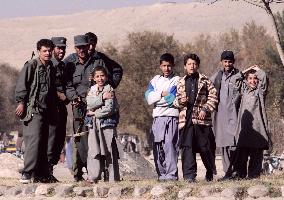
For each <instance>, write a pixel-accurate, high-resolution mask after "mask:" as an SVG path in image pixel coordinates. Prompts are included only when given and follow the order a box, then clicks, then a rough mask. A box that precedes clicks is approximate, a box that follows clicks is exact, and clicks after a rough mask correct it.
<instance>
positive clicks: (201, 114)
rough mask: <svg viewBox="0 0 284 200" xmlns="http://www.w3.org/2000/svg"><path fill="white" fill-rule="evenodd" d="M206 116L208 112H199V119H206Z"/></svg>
mask: <svg viewBox="0 0 284 200" xmlns="http://www.w3.org/2000/svg"><path fill="white" fill-rule="evenodd" d="M205 116H206V112H205V111H203V110H201V111H200V112H199V115H198V117H197V118H198V119H205Z"/></svg>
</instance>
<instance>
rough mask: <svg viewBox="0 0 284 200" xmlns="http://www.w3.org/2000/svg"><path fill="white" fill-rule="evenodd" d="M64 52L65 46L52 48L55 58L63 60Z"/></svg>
mask: <svg viewBox="0 0 284 200" xmlns="http://www.w3.org/2000/svg"><path fill="white" fill-rule="evenodd" d="M65 53H66V47H57V46H56V47H55V48H54V50H53V56H54V58H55V59H56V60H63V58H64V56H65Z"/></svg>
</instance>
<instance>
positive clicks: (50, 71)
mask: <svg viewBox="0 0 284 200" xmlns="http://www.w3.org/2000/svg"><path fill="white" fill-rule="evenodd" d="M55 75H56V71H55V68H54V67H53V64H52V62H49V63H48V65H46V66H44V65H43V64H42V62H41V61H40V59H39V58H36V59H32V60H30V61H28V62H26V63H25V65H24V67H23V69H22V70H21V72H20V75H19V78H18V81H17V85H16V90H15V98H16V101H17V102H18V103H20V102H22V103H24V105H25V111H26V114H25V116H24V118H23V119H22V121H23V138H24V142H25V156H24V168H23V173H26V174H29V175H32V174H34V176H35V177H47V176H49V172H48V160H47V146H48V135H49V132H50V131H53V130H55V127H56V124H57V121H58V115H57V110H56V109H57V99H56V87H55Z"/></svg>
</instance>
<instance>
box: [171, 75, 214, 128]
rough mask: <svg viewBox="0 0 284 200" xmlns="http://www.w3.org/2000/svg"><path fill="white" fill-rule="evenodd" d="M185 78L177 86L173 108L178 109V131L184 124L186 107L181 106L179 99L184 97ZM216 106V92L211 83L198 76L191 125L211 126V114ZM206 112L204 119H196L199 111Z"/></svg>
mask: <svg viewBox="0 0 284 200" xmlns="http://www.w3.org/2000/svg"><path fill="white" fill-rule="evenodd" d="M185 78H186V76H184V77H182V78H181V79H180V80H179V82H178V84H177V95H176V99H175V100H174V106H176V107H177V108H179V111H180V113H179V129H181V128H183V127H184V126H185V123H186V110H187V105H186V103H185V104H182V103H181V102H180V99H181V98H182V97H186V91H185ZM217 104H218V98H217V92H216V89H215V87H214V86H213V84H212V82H211V81H210V80H209V79H208V78H207V77H206V76H205V75H203V74H199V79H198V91H197V96H196V99H195V103H194V105H193V110H192V123H193V124H200V125H208V126H209V125H212V119H211V112H213V110H215V109H216V106H217ZM201 110H203V111H205V112H206V116H205V119H203V120H201V119H198V118H197V117H198V115H199V113H200V111H201Z"/></svg>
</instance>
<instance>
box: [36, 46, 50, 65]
mask: <svg viewBox="0 0 284 200" xmlns="http://www.w3.org/2000/svg"><path fill="white" fill-rule="evenodd" d="M38 55H39V59H40V60H41V62H42V63H43V64H46V63H47V62H48V61H49V60H50V59H51V57H52V48H51V47H45V46H42V47H41V48H40V50H38Z"/></svg>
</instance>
